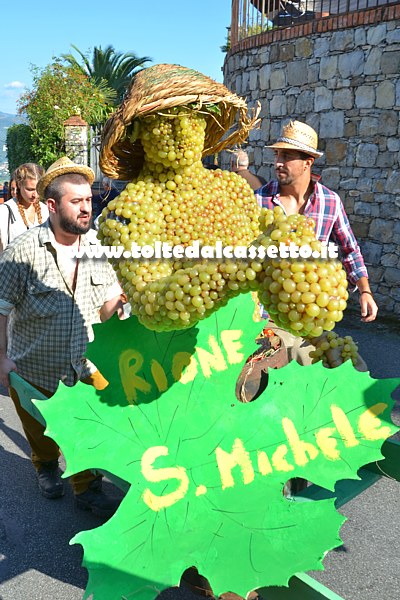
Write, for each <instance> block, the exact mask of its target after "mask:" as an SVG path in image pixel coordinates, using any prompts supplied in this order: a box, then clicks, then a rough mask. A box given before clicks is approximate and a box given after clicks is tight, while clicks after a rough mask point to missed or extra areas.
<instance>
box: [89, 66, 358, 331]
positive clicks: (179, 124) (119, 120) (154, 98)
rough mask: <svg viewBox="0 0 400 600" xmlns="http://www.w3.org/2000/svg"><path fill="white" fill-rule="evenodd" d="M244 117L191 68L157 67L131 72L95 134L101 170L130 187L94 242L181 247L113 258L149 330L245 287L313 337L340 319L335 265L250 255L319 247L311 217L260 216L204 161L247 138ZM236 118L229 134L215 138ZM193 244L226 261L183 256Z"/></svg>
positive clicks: (341, 294)
mask: <svg viewBox="0 0 400 600" xmlns="http://www.w3.org/2000/svg"><path fill="white" fill-rule="evenodd" d="M246 113H247V107H246V105H245V103H244V101H243V100H241V99H240V98H238V97H237V96H236V95H234V94H231V92H229V90H227V88H225V86H223V85H221V84H217V83H215V82H214V81H212V80H211V79H209V78H207V77H205V76H204V75H202V74H201V73H197V72H196V71H192V70H191V69H186V68H184V67H179V66H177V65H156V66H154V67H151V68H149V69H145V70H144V71H142V72H141V73H140V74H139V75H137V76H136V78H135V80H134V81H133V84H132V85H131V87H130V89H129V90H128V92H127V95H126V98H125V100H124V103H123V104H122V105H121V107H120V108H119V109H118V111H117V112H116V113H115V114H114V115H113V117H112V118H111V119H110V120H109V122H108V123H107V125H106V127H105V133H104V137H103V146H102V151H101V157H100V164H101V168H102V171H103V172H104V173H106V174H107V175H109V176H110V177H114V178H119V179H124V178H127V179H129V180H130V181H129V183H128V184H127V186H126V188H125V189H124V190H123V191H122V192H121V194H120V195H119V196H118V197H117V198H115V199H114V200H112V201H111V202H110V203H109V204H108V206H107V207H106V208H105V209H104V210H103V212H102V215H101V218H100V227H99V229H100V233H99V235H100V239H101V241H102V243H103V244H104V245H107V246H123V247H124V248H125V250H126V251H127V252H132V250H133V249H135V248H137V247H138V246H140V247H141V248H143V247H146V246H150V247H151V248H152V249H154V248H155V246H156V243H158V244H159V246H158V247H159V248H160V249H161V245H163V244H164V245H165V244H168V246H169V247H171V248H173V247H174V248H175V251H176V249H177V247H178V248H181V254H180V255H179V254H178V255H176V254H175V255H172V256H171V257H170V258H165V256H161V255H160V256H158V257H154V255H151V256H149V258H148V259H143V257H141V258H135V256H129V257H127V256H122V257H120V258H118V259H113V261H112V262H113V265H114V268H115V269H116V271H117V274H118V277H119V279H120V281H121V284H122V286H123V288H124V290H125V293H126V294H127V297H128V299H129V301H130V303H131V307H132V312H133V314H135V315H137V316H138V318H139V320H140V322H141V323H142V324H143V325H145V326H146V327H148V328H149V329H154V330H156V331H164V330H174V329H183V328H187V327H191V326H193V325H194V324H195V323H196V322H198V321H199V320H201V319H204V318H205V317H208V316H209V315H210V314H211V313H213V312H214V311H215V310H217V309H218V308H220V307H221V306H224V305H225V304H226V303H227V302H228V300H229V299H230V298H232V297H234V296H236V295H238V294H240V293H243V292H248V291H251V290H253V291H257V292H258V293H259V297H260V300H261V302H262V303H263V304H264V306H265V307H266V308H267V310H268V311H269V312H270V313H271V315H273V318H274V320H275V322H276V323H277V324H278V325H281V326H282V327H284V328H285V329H287V330H288V331H291V332H292V333H294V334H295V335H302V336H308V337H319V336H320V335H321V334H322V333H323V331H330V330H331V329H333V327H334V326H335V323H336V322H337V321H339V320H340V319H341V318H342V315H343V310H344V309H345V307H346V300H347V297H348V294H347V289H346V288H347V282H346V275H345V272H344V270H343V267H342V265H341V263H340V262H339V261H327V260H325V259H321V260H315V259H314V260H308V261H299V260H295V259H279V258H276V259H271V258H269V256H268V255H266V256H262V254H261V253H260V249H262V250H264V251H266V250H267V249H268V248H269V247H270V246H271V245H276V244H279V243H281V242H283V243H285V244H289V243H290V242H293V243H295V244H297V245H299V246H300V245H303V244H308V245H310V246H311V248H312V250H313V252H314V251H320V250H321V243H320V242H319V241H318V240H317V238H316V236H315V233H314V223H313V222H312V220H310V219H307V218H306V217H304V216H302V215H291V216H289V217H287V216H286V215H285V214H284V213H283V211H282V210H281V209H280V208H279V207H278V208H276V209H275V210H274V211H261V210H260V208H259V207H258V205H257V202H256V199H255V196H254V192H253V190H252V189H251V188H250V186H249V185H248V184H247V182H246V181H245V180H244V179H243V178H242V177H240V175H237V174H236V173H231V172H228V171H222V170H220V169H217V170H209V169H206V168H205V167H204V166H203V164H202V157H203V156H205V155H206V154H210V153H214V152H215V151H219V150H221V149H222V148H224V147H228V146H229V145H232V144H234V143H238V142H242V141H243V140H244V139H245V137H246V136H247V134H248V132H249V130H250V129H251V127H253V126H254V124H255V123H256V120H257V119H256V116H253V118H249V117H247V114H246ZM237 114H238V115H239V117H238V124H237V129H236V131H234V132H233V133H231V134H230V135H228V136H226V137H225V138H223V139H222V141H221V137H222V136H223V135H224V134H225V133H226V131H227V130H228V129H229V127H231V126H232V124H233V122H234V119H235V116H237ZM196 244H197V246H196V248H202V249H203V248H204V246H212V247H216V246H217V245H218V244H219V245H220V248H224V249H226V248H229V249H232V252H233V251H235V254H234V255H232V256H230V257H228V258H227V257H226V256H223V257H222V258H221V257H220V258H216V257H215V256H213V257H212V256H211V255H210V256H208V255H206V256H200V257H198V258H191V257H190V254H189V256H187V255H185V250H186V249H187V248H188V247H192V248H195V245H196ZM164 247H165V246H164ZM238 247H240V248H241V249H242V251H245V250H246V249H248V248H249V247H252V248H253V255H251V256H250V255H249V253H246V252H244V253H242V254H241V253H240V252H239V254H237V253H236V250H237V249H238ZM264 253H265V252H264Z"/></svg>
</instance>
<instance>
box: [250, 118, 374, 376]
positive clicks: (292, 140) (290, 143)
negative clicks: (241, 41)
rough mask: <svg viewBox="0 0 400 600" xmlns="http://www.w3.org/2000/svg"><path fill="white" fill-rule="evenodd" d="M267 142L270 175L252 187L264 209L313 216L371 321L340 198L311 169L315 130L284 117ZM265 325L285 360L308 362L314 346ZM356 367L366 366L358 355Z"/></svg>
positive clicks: (364, 276) (363, 275)
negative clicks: (271, 163)
mask: <svg viewBox="0 0 400 600" xmlns="http://www.w3.org/2000/svg"><path fill="white" fill-rule="evenodd" d="M267 147H268V148H272V150H273V151H274V154H275V173H276V179H275V180H273V181H270V182H269V183H267V184H266V185H264V186H262V187H261V188H259V189H258V190H256V191H255V195H256V198H257V200H258V203H259V204H260V206H262V207H263V208H269V209H274V207H275V206H280V207H281V208H283V210H284V211H285V213H286V214H287V215H291V214H297V213H300V214H304V215H306V216H307V217H311V218H312V219H313V220H314V221H315V224H316V236H317V238H318V239H319V240H321V241H325V242H328V241H332V242H334V243H335V244H336V245H337V246H338V248H339V256H340V259H341V261H342V263H343V266H344V268H345V270H346V273H347V278H348V281H349V283H350V285H351V286H352V287H353V289H354V290H358V293H359V301H360V308H361V320H362V321H364V322H370V321H373V320H374V319H375V318H376V315H377V311H378V307H377V305H376V303H375V300H374V298H373V295H372V292H371V288H370V286H369V279H368V273H367V269H366V267H365V264H364V260H363V257H362V254H361V251H360V247H359V245H358V243H357V240H356V238H355V236H354V233H353V231H352V229H351V226H350V223H349V220H348V217H347V215H346V212H345V210H344V207H343V203H342V201H341V199H340V197H339V196H338V194H336V193H335V192H333V191H332V190H330V189H328V188H327V187H325V186H323V185H322V184H321V183H320V182H319V180H318V179H319V178H318V177H316V176H314V175H313V174H312V173H311V169H312V166H313V164H314V160H315V159H316V158H318V157H320V156H322V154H323V153H322V152H320V151H319V150H318V136H317V133H316V131H314V129H313V128H312V127H310V126H309V125H306V124H305V123H302V122H300V121H290V122H289V123H288V124H287V125H285V126H284V127H283V132H282V135H281V137H279V138H278V139H277V140H276V142H275V143H274V144H271V145H270V146H267ZM264 316H267V315H264ZM269 327H271V329H272V330H274V333H276V335H278V336H279V337H280V338H281V339H282V341H283V343H284V345H285V347H286V349H287V353H288V360H292V359H293V360H297V362H299V363H300V364H303V365H307V364H310V363H311V358H310V356H309V353H310V350H313V349H314V346H312V345H311V344H310V343H309V342H308V341H306V340H304V338H301V337H296V336H294V335H292V334H290V333H289V332H287V331H284V330H283V329H282V328H278V327H276V325H275V324H274V323H272V322H271V323H270V324H269ZM266 366H267V365H266ZM357 368H359V369H360V370H366V365H365V363H364V361H363V360H362V359H361V357H360V360H359V363H358V364H357Z"/></svg>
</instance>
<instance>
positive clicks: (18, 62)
mask: <svg viewBox="0 0 400 600" xmlns="http://www.w3.org/2000/svg"><path fill="white" fill-rule="evenodd" d="M1 20H2V27H1V31H2V35H1V43H2V48H3V51H2V58H1V66H0V112H4V113H9V114H16V113H17V104H16V101H17V99H18V97H19V96H20V94H21V93H23V92H24V91H25V90H26V89H27V88H28V89H30V88H31V85H32V74H31V71H30V68H31V66H32V65H35V66H37V67H40V68H43V67H45V66H46V65H48V64H50V63H51V62H52V57H53V56H60V55H61V54H66V53H70V52H71V51H73V49H72V48H71V44H74V45H75V46H77V47H78V48H79V49H80V50H81V51H82V52H84V53H85V52H86V51H87V50H93V48H94V46H101V47H102V48H105V47H106V46H108V45H112V46H114V48H115V50H116V51H119V52H134V53H135V54H136V55H137V56H139V57H143V56H148V57H150V58H151V59H152V62H151V63H147V66H151V65H153V64H157V63H174V64H180V65H182V66H184V67H189V68H192V69H196V70H197V71H201V72H202V73H204V74H205V75H208V76H209V77H212V78H213V79H215V80H216V81H219V82H222V80H223V77H222V71H221V68H222V66H223V61H224V56H225V55H224V53H223V52H222V51H221V49H220V46H222V45H223V44H225V42H226V34H227V29H226V28H227V27H229V25H230V21H231V0H198V1H193V0H187V1H184V0H116V1H115V2H112V1H110V0H108V1H105V0H97V1H96V2H93V0H69V1H68V2H67V3H65V2H64V3H57V2H56V3H55V2H54V1H53V0H52V1H51V2H50V1H49V0H39V1H38V2H36V3H32V1H31V0H29V1H28V0H20V1H19V2H18V4H17V5H16V6H14V4H13V2H5V3H3V6H2V10H1Z"/></svg>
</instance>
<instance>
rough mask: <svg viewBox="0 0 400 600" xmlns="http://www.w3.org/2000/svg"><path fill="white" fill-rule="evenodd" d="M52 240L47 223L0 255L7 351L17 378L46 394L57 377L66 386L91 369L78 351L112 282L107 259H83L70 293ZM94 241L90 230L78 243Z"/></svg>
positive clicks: (82, 348)
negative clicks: (34, 385) (43, 389)
mask: <svg viewBox="0 0 400 600" xmlns="http://www.w3.org/2000/svg"><path fill="white" fill-rule="evenodd" d="M54 242H55V238H54V234H53V232H52V230H51V228H50V226H49V221H46V222H45V223H44V224H43V225H41V226H39V227H35V228H34V229H30V230H29V231H27V232H26V233H24V234H22V235H21V236H19V237H18V238H17V239H16V240H15V241H14V242H12V243H11V244H10V245H9V246H8V247H7V248H6V250H5V251H4V253H3V254H2V255H1V256H0V314H3V315H7V314H10V322H9V327H8V332H9V335H8V337H9V339H8V352H7V355H8V357H9V358H10V359H11V360H13V361H14V362H15V363H16V365H17V370H18V373H19V374H20V375H21V376H22V377H24V378H25V379H27V380H29V381H30V382H32V383H33V384H36V385H39V386H41V387H43V388H45V389H47V390H49V391H50V392H53V391H56V389H57V387H58V384H59V381H60V380H61V381H63V382H64V383H65V384H66V385H69V386H71V385H74V384H75V383H76V382H77V381H78V380H79V379H82V378H84V377H87V376H88V375H90V373H93V372H94V371H95V370H96V369H95V367H94V365H93V364H91V363H90V362H89V361H88V360H87V359H85V358H83V354H84V352H85V351H86V345H87V342H88V339H89V336H90V335H91V334H92V328H91V325H92V324H93V323H96V322H99V321H100V315H99V310H100V308H101V307H102V305H103V304H104V302H105V300H106V299H107V291H108V290H109V288H110V287H111V286H112V285H113V284H115V282H116V275H115V273H114V271H113V269H112V267H111V266H110V264H109V263H108V262H107V260H106V259H104V260H102V259H95V260H92V259H88V258H82V259H80V261H79V265H78V270H77V271H78V273H77V279H76V286H75V291H73V290H72V289H71V288H70V286H69V283H68V282H69V278H68V276H67V274H66V273H65V272H64V273H63V270H62V265H61V264H60V265H59V264H58V262H57V253H56V250H55V247H54V245H53V244H54ZM96 243H97V242H96V240H95V238H92V239H91V236H90V234H87V235H86V236H81V245H85V246H86V245H93V244H96ZM10 311H11V312H10Z"/></svg>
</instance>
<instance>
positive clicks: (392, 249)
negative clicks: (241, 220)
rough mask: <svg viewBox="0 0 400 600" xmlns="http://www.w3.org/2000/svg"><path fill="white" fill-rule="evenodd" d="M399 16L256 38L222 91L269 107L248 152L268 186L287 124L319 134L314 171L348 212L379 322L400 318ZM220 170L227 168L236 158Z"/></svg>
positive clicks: (241, 52)
mask: <svg viewBox="0 0 400 600" xmlns="http://www.w3.org/2000/svg"><path fill="white" fill-rule="evenodd" d="M395 8H396V12H395V13H393V14H392V15H391V18H388V19H387V20H384V21H383V22H382V17H381V19H377V18H375V19H371V17H370V15H371V11H367V12H365V14H368V15H369V17H368V19H365V18H364V19H363V18H362V14H363V13H357V14H356V19H355V18H354V15H352V19H351V20H349V22H350V25H351V26H346V24H347V23H346V22H345V21H343V19H342V21H341V24H342V27H343V28H342V29H337V27H334V30H332V31H329V30H328V31H323V30H322V29H321V28H320V30H319V31H318V30H315V29H316V27H314V31H311V32H310V30H309V29H307V31H306V32H304V35H300V36H297V37H296V35H293V31H292V35H293V37H292V38H290V37H289V35H288V34H287V33H286V34H283V33H282V35H285V36H286V37H287V38H288V39H279V40H277V41H273V38H272V37H271V39H270V40H268V43H263V39H262V38H261V36H254V38H258V39H256V40H254V41H253V47H252V44H251V43H249V42H248V41H247V43H246V44H244V46H246V47H239V48H237V49H236V51H235V50H234V51H231V52H230V53H229V54H228V55H227V58H226V60H225V65H224V83H225V85H227V87H228V88H230V89H231V90H232V91H234V92H236V93H237V94H238V95H239V96H243V97H246V98H247V101H248V104H249V107H252V106H255V105H256V103H257V101H259V102H260V103H261V114H260V116H261V119H262V121H261V126H260V128H259V129H257V130H253V131H252V132H251V133H250V136H249V140H248V145H247V148H246V149H247V150H248V151H249V156H250V161H251V165H252V167H251V168H252V169H253V171H254V172H256V173H258V174H259V175H262V176H263V177H265V178H266V179H269V178H272V177H273V168H272V167H273V155H272V153H271V151H270V150H269V149H267V148H265V144H266V143H268V141H270V140H274V139H275V138H276V137H278V135H279V133H280V131H281V127H282V123H285V122H287V121H288V120H289V118H297V119H299V120H302V121H305V122H307V123H308V124H309V125H311V126H312V127H314V129H316V130H317V132H318V134H319V136H320V149H321V150H323V151H324V153H325V154H324V156H323V157H322V158H320V159H318V160H317V161H316V163H315V171H316V172H317V173H319V174H320V175H321V176H322V183H324V184H325V185H327V186H328V187H330V188H331V189H334V190H335V191H336V192H338V193H339V195H340V196H341V198H342V200H343V202H344V205H345V207H346V211H347V214H348V215H349V219H350V221H351V224H352V227H353V230H354V232H355V234H356V236H357V238H358V240H359V242H360V246H361V248H362V251H363V254H364V258H365V261H366V263H367V266H368V270H369V275H370V281H371V288H372V290H373V291H374V294H375V297H376V299H377V302H378V304H379V307H380V310H381V312H382V313H386V314H392V315H397V316H399V315H400V171H399V160H400V137H399V133H400V122H399V111H400V5H397V6H396V7H395ZM397 9H398V10H397ZM378 10H379V9H378ZM397 13H398V14H397ZM360 15H361V16H360ZM378 16H379V15H378ZM375 17H376V15H375ZM371 21H374V22H372V23H371ZM354 23H356V25H354ZM343 24H344V25H343ZM334 25H335V24H334ZM336 25H337V24H336ZM293 29H294V28H293ZM324 29H326V27H324ZM285 31H286V30H283V32H285ZM269 33H272V32H269ZM294 33H295V32H294ZM300 33H301V32H300ZM251 39H252V38H250V40H251ZM254 42H255V43H254ZM242 46H243V44H242ZM221 160H222V166H223V168H229V167H228V165H229V155H228V153H226V152H224V153H222V157H221Z"/></svg>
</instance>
